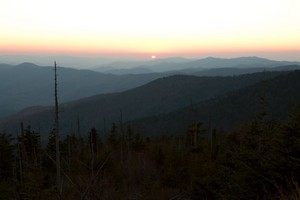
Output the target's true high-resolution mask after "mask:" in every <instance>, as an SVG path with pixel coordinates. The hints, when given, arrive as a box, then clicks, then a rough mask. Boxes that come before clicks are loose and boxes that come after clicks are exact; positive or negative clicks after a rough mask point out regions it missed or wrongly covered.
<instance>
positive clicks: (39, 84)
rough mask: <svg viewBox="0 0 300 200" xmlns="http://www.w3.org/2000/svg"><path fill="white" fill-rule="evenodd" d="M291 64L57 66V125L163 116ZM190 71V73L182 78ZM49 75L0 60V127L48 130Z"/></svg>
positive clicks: (211, 61)
mask: <svg viewBox="0 0 300 200" xmlns="http://www.w3.org/2000/svg"><path fill="white" fill-rule="evenodd" d="M297 64H299V63H297V62H285V61H283V62H278V61H271V60H267V59H262V58H257V57H244V58H235V59H218V58H206V59H201V60H192V61H191V60H187V59H183V58H170V59H165V60H153V61H152V62H151V64H149V65H148V66H151V70H153V71H155V69H159V70H160V71H163V72H160V73H143V74H139V73H137V74H134V73H133V72H131V73H128V74H127V73H125V72H124V73H125V74H126V75H125V74H124V75H114V74H105V73H100V72H95V71H91V70H77V69H71V68H64V67H59V69H58V80H59V102H60V103H62V104H61V106H60V108H61V118H62V129H63V131H64V132H65V133H67V132H68V131H70V129H71V127H72V126H75V125H74V124H75V123H76V121H77V120H79V121H80V124H81V127H82V132H86V131H87V129H89V128H91V127H97V128H101V127H103V121H105V123H106V125H107V126H110V124H111V123H112V122H118V121H119V120H120V119H119V118H120V113H121V112H122V113H123V120H124V121H133V120H134V121H135V120H138V119H141V118H147V117H149V116H152V115H160V114H166V113H169V112H173V111H174V110H177V109H181V108H184V107H186V106H188V105H189V104H199V103H201V102H203V101H208V100H209V99H211V98H214V97H217V96H219V95H224V94H226V93H228V92H232V91H236V90H239V89H242V88H244V87H246V86H249V85H252V84H255V83H257V82H259V81H261V80H263V79H271V78H274V77H276V76H279V75H281V74H284V73H287V71H291V70H295V69H300V65H297ZM138 68H139V67H138ZM140 69H141V68H140ZM170 69H172V70H170ZM124 70H125V71H126V69H124ZM129 70H132V69H129ZM145 70H147V68H145ZM159 70H157V71H159ZM164 70H166V71H164ZM264 71H266V72H264ZM268 71H273V72H268ZM281 71H284V72H281ZM144 72H145V71H144ZM255 72H260V73H255ZM250 73H254V74H250ZM121 74H122V73H121ZM191 74H192V75H193V76H188V75H191ZM241 74H248V75H241ZM215 76H218V77H215ZM222 76H223V77H222ZM224 76H226V77H224ZM163 77H164V78H163ZM53 79H54V71H53V67H51V66H48V67H41V66H37V65H34V64H32V63H23V64H20V65H7V64H1V65H0V80H1V85H0V91H1V95H0V117H2V118H3V119H2V120H1V121H0V131H1V130H7V131H8V130H9V131H12V130H17V129H18V124H19V123H20V122H21V121H24V122H25V123H27V124H30V125H32V127H35V128H36V129H37V128H38V127H39V128H38V129H40V130H42V129H43V131H44V133H46V132H48V131H49V130H51V127H52V123H53V116H52V115H53V113H52V111H53V108H52V106H51V105H53V101H54V83H53V82H54V80H53ZM149 82H150V83H149ZM93 95H96V96H93ZM82 98H83V99H82ZM25 108H26V109H25ZM22 109H23V110H22ZM20 110H22V111H20ZM18 111H20V112H18ZM17 112H18V113H17ZM14 113H16V114H14ZM12 114H14V115H12ZM9 115H11V116H10V117H8V116H9ZM13 133H15V131H13Z"/></svg>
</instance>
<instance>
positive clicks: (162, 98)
mask: <svg viewBox="0 0 300 200" xmlns="http://www.w3.org/2000/svg"><path fill="white" fill-rule="evenodd" d="M281 73H283V72H268V73H255V74H249V75H241V76H234V77H195V76H183V75H178V76H172V77H168V78H161V79H158V80H155V81H153V82H151V83H149V84H146V85H144V86H141V87H138V88H135V89H131V90H128V91H125V92H121V93H113V94H105V95H104V94H103V95H97V96H92V97H89V98H85V99H81V100H78V101H73V102H69V103H64V104H61V105H60V119H61V123H60V124H61V129H62V132H63V133H68V132H70V131H71V129H72V128H73V129H74V127H75V126H76V127H77V126H78V121H79V123H80V128H81V131H82V132H83V133H86V132H87V131H88V129H90V128H92V127H95V128H98V129H103V127H104V126H106V127H110V126H111V123H113V122H115V123H119V122H120V116H121V113H122V118H123V119H122V120H123V121H124V122H125V121H129V120H134V119H138V118H143V117H148V116H152V115H158V114H162V113H168V112H171V111H174V110H176V109H179V108H184V107H186V106H188V105H191V104H194V103H198V102H201V101H204V100H208V99H210V98H213V97H216V96H218V95H222V94H225V93H227V92H230V91H234V90H238V89H241V88H243V87H246V86H249V85H252V84H255V83H257V82H259V81H261V80H263V79H270V78H273V77H276V76H278V75H280V74H281ZM284 73H286V72H284ZM104 121H105V124H104ZM21 122H24V123H25V125H31V126H32V128H33V129H35V130H40V131H41V132H42V134H44V135H45V134H48V133H49V132H50V131H51V130H52V127H53V108H52V107H34V108H28V109H26V110H23V111H22V112H20V113H18V114H16V115H13V116H11V117H8V118H5V119H3V120H1V121H0V123H1V124H0V126H1V128H2V129H5V130H7V131H14V132H16V130H17V129H18V127H19V124H20V123H21Z"/></svg>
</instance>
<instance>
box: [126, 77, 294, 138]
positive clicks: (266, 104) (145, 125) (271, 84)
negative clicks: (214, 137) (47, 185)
mask: <svg viewBox="0 0 300 200" xmlns="http://www.w3.org/2000/svg"><path fill="white" fill-rule="evenodd" d="M299 91H300V71H294V72H290V73H288V74H285V75H281V76H278V77H275V78H273V79H268V80H267V79H262V80H261V81H260V82H257V83H256V84H254V85H250V86H248V87H245V88H242V89H239V90H236V91H231V92H229V93H227V94H225V95H220V96H218V97H216V98H212V99H209V100H207V101H204V102H201V103H198V104H197V103H194V104H193V105H189V106H187V107H185V108H183V109H179V110H177V111H174V112H171V113H168V114H161V115H156V116H152V117H147V118H144V119H139V120H135V121H131V122H130V124H131V125H133V126H135V127H136V128H137V129H138V130H140V131H141V132H142V133H144V134H146V135H147V134H152V135H161V134H168V135H174V134H175V135H177V134H180V133H182V132H183V131H184V130H186V128H187V127H188V126H190V124H191V122H195V121H198V122H199V121H201V122H202V123H204V125H205V126H206V127H209V126H213V127H218V128H223V129H225V130H233V129H235V128H237V127H238V126H240V125H241V124H243V123H245V122H247V121H248V120H251V119H253V118H254V117H255V116H256V115H257V114H258V113H260V112H265V114H266V115H267V116H268V118H269V119H276V120H286V119H287V118H288V114H289V113H290V112H291V111H292V110H293V109H294V108H295V107H296V106H297V105H299V104H300V92H299ZM177 122H180V123H177Z"/></svg>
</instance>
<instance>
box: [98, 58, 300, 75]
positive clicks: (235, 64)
mask: <svg viewBox="0 0 300 200" xmlns="http://www.w3.org/2000/svg"><path fill="white" fill-rule="evenodd" d="M287 65H300V62H289V61H273V60H268V59H265V58H259V57H240V58H231V59H225V58H214V57H208V58H204V59H197V60H191V59H184V58H180V57H175V58H168V59H157V60H152V61H145V62H118V63H112V64H106V65H103V66H100V67H98V68H95V69H93V70H96V71H100V72H103V73H111V74H118V75H120V74H139V73H153V72H160V73H161V72H165V73H166V72H168V73H172V72H173V73H181V74H182V73H184V74H192V73H194V72H199V73H201V71H203V70H211V69H216V70H217V69H219V68H234V69H249V68H256V69H257V68H260V69H261V68H274V67H279V66H287ZM228 75H229V74H228Z"/></svg>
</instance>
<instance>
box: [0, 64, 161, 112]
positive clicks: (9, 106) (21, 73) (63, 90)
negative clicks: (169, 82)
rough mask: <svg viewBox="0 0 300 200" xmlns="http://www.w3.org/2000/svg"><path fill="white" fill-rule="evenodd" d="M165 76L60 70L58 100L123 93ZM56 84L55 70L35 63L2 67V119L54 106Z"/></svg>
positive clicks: (0, 66)
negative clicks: (20, 111) (23, 110)
mask: <svg viewBox="0 0 300 200" xmlns="http://www.w3.org/2000/svg"><path fill="white" fill-rule="evenodd" d="M162 76H164V75H163V74H158V73H153V74H140V75H123V76H117V75H112V74H103V73H99V72H94V71H90V70H77V69H71V68H63V67H60V68H59V69H58V83H59V94H60V95H59V101H60V102H67V101H71V100H75V99H79V98H83V97H88V96H91V95H95V94H100V93H112V92H119V91H124V90H127V89H130V88H134V87H137V86H140V85H143V84H145V83H148V82H149V81H152V80H154V79H157V78H160V77H162ZM53 81H54V71H53V67H49V66H48V67H40V66H37V65H34V64H32V63H23V64H20V65H16V66H13V65H5V64H2V65H0V83H1V84H0V92H1V96H0V117H1V116H6V115H9V114H12V113H14V112H17V111H19V110H21V109H24V108H25V107H28V106H36V105H51V104H53V95H54V84H53Z"/></svg>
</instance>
